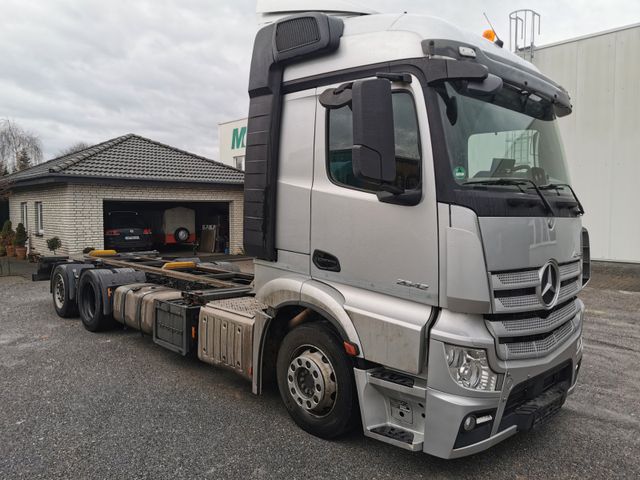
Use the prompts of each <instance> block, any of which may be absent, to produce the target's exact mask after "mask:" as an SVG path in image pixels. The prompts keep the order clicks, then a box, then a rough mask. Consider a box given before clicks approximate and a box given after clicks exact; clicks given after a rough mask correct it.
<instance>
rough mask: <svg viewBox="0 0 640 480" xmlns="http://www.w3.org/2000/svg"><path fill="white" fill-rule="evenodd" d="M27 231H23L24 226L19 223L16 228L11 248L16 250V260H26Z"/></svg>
mask: <svg viewBox="0 0 640 480" xmlns="http://www.w3.org/2000/svg"><path fill="white" fill-rule="evenodd" d="M26 244H27V231H26V230H25V229H24V225H23V224H21V223H19V224H18V228H16V234H15V236H14V238H13V246H14V247H15V249H16V257H17V258H18V260H24V259H25V258H27V247H26V246H25V245H26Z"/></svg>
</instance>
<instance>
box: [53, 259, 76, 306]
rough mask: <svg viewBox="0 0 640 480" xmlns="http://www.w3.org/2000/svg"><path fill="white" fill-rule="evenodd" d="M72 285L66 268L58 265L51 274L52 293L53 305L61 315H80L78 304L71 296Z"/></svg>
mask: <svg viewBox="0 0 640 480" xmlns="http://www.w3.org/2000/svg"><path fill="white" fill-rule="evenodd" d="M70 288H71V286H70V285H69V282H68V278H67V275H66V272H65V271H64V269H62V268H60V267H56V268H55V270H54V271H53V275H52V276H51V295H52V296H53V307H54V308H55V310H56V313H57V314H58V316H59V317H62V318H72V317H77V316H78V305H77V304H76V302H75V300H71V298H69V292H70Z"/></svg>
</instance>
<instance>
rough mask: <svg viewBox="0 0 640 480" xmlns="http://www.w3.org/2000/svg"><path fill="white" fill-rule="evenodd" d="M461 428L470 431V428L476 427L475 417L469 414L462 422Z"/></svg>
mask: <svg viewBox="0 0 640 480" xmlns="http://www.w3.org/2000/svg"><path fill="white" fill-rule="evenodd" d="M462 428H464V430H465V431H466V432H470V431H471V430H473V429H474V428H476V417H474V416H473V415H469V416H468V417H467V418H465V419H464V422H462Z"/></svg>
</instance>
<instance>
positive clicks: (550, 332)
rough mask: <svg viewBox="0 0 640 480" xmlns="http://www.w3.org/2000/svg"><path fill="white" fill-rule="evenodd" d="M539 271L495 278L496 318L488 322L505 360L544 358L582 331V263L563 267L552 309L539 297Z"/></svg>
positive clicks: (494, 305) (502, 275)
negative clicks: (579, 294)
mask: <svg viewBox="0 0 640 480" xmlns="http://www.w3.org/2000/svg"><path fill="white" fill-rule="evenodd" d="M539 270H540V269H539V268H538V269H531V270H521V271H515V272H495V273H493V274H492V275H491V285H492V294H493V311H494V314H493V315H487V316H486V317H485V318H486V324H487V328H488V329H489V331H490V332H491V334H492V335H493V337H494V338H495V340H496V351H497V354H498V358H500V359H502V360H515V359H527V358H540V357H544V356H546V355H549V354H550V353H551V352H553V351H555V350H556V349H558V348H559V347H560V346H561V345H562V344H564V343H565V342H566V341H567V340H568V339H569V338H570V337H571V336H572V335H573V334H574V333H575V332H577V331H580V328H581V324H580V322H581V321H582V318H581V315H580V312H579V309H578V306H577V304H576V302H575V297H576V295H577V294H578V293H579V292H580V289H581V288H582V278H581V276H582V265H581V262H580V260H578V261H574V262H570V263H565V264H562V265H559V271H560V293H559V295H558V301H557V302H556V306H555V307H553V308H552V309H547V308H546V306H545V305H544V304H543V303H542V302H541V300H540V298H539V297H538V294H537V293H536V287H538V285H539V283H540V275H539Z"/></svg>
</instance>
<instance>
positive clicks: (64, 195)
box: [9, 184, 244, 256]
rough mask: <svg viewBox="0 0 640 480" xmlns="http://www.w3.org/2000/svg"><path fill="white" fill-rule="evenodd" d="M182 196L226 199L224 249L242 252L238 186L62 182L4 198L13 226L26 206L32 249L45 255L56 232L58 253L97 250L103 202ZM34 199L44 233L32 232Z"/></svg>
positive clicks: (101, 239) (101, 232) (100, 245)
mask: <svg viewBox="0 0 640 480" xmlns="http://www.w3.org/2000/svg"><path fill="white" fill-rule="evenodd" d="M105 200H106V201H109V200H116V201H138V200H139V201H145V200H161V201H172V200H184V201H208V202H215V201H221V202H229V237H230V240H229V243H230V245H229V251H230V253H232V254H240V253H242V252H243V225H242V222H243V218H242V216H243V209H244V204H243V201H244V194H243V191H242V190H240V189H239V190H215V189H213V188H211V187H207V186H202V187H197V186H176V187H171V186H153V187H148V186H139V185H138V186H135V185H132V186H115V185H114V186H109V185H90V184H77V185H61V186H55V187H47V188H38V189H35V188H34V189H29V190H26V191H20V192H15V193H13V194H12V195H11V196H10V197H9V213H10V216H11V222H12V223H13V226H14V229H15V227H16V226H17V225H18V223H19V222H20V221H21V219H20V216H21V213H20V205H21V203H22V202H27V205H28V207H27V208H28V216H29V221H28V230H29V235H30V236H31V241H32V243H31V245H32V248H33V250H34V251H35V252H37V253H40V254H44V255H47V254H50V253H51V252H49V251H48V249H47V247H46V243H45V241H46V239H47V238H51V237H54V236H58V237H60V240H61V241H62V249H61V250H59V251H58V252H57V253H61V254H65V255H72V256H74V255H79V254H81V253H82V250H83V249H84V248H86V247H93V248H98V249H101V248H103V246H104V225H103V204H104V201H105ZM35 202H42V204H43V209H44V212H43V213H44V215H43V217H44V235H43V236H41V237H38V236H36V235H35Z"/></svg>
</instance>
